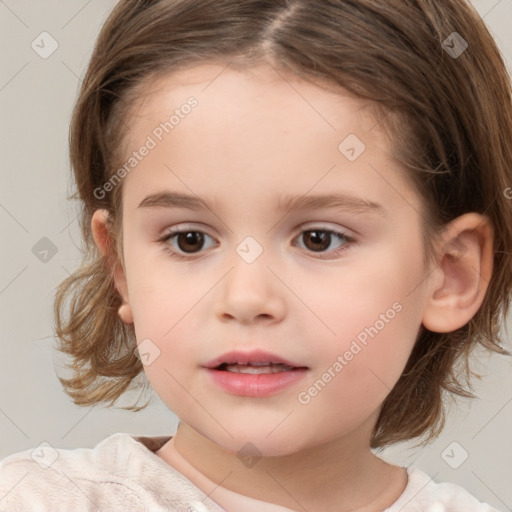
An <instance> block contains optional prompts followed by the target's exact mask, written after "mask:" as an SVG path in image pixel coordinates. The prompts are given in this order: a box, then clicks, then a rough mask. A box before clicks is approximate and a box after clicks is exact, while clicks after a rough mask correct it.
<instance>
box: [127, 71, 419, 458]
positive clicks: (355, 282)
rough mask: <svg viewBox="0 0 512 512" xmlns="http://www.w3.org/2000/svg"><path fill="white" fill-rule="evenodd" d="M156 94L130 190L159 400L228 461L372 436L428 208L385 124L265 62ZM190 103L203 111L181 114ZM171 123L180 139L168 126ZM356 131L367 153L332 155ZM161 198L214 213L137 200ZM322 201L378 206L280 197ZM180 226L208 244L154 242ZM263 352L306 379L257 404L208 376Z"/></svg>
mask: <svg viewBox="0 0 512 512" xmlns="http://www.w3.org/2000/svg"><path fill="white" fill-rule="evenodd" d="M155 90H156V92H154V93H152V94H151V95H149V96H147V97H146V100H145V102H144V103H142V104H141V105H140V108H139V109H138V110H137V111H136V112H135V115H134V116H133V118H131V119H130V120H129V122H130V127H131V132H130V136H129V140H128V147H129V148H130V151H133V150H138V149H139V148H140V147H141V146H143V145H144V144H146V145H147V146H148V147H150V149H149V150H148V151H147V152H146V151H144V150H143V151H139V157H140V162H138V164H137V166H136V167H135V168H134V169H133V170H132V171H131V172H130V173H129V174H128V176H127V177H126V178H125V179H124V181H123V185H122V186H123V188H124V190H123V237H124V258H125V278H126V282H127V288H126V290H127V299H128V302H129V304H130V306H131V310H132V312H133V318H134V324H135V332H136V336H137V341H138V343H141V342H143V340H151V341H145V342H144V344H143V345H142V347H143V348H142V352H143V354H146V355H143V357H144V358H145V359H146V360H147V361H148V362H151V364H149V365H147V366H145V370H146V372H147V376H148V378H149V380H150V381H151V384H152V385H153V387H154V389H155V390H156V392H157V393H158V394H159V395H160V397H161V398H162V400H163V401H164V402H165V403H166V404H167V405H168V406H169V408H170V409H172V410H173V411H174V412H175V413H176V414H177V415H178V416H179V417H180V418H181V420H182V421H183V422H184V423H186V424H188V425H189V426H191V427H192V428H194V429H196V430H197V431H198V432H200V433H201V434H202V435H204V436H206V437H207V438H208V439H210V440H211V441H214V442H215V443H216V444H218V445H220V446H222V447H224V448H226V449H228V450H238V449H240V448H241V447H242V446H243V445H244V444H245V443H246V442H247V441H251V442H252V443H253V444H254V445H256V447H257V448H258V450H259V451H260V452H261V453H263V454H266V455H271V454H274V455H278V454H285V453H292V452H295V451H298V450H300V449H305V448H308V447H311V446H314V445H318V444H320V443H325V442H328V441H332V440H334V439H335V438H338V437H340V436H345V435H348V434H350V433H353V432H354V431H355V432H359V433H360V435H361V436H362V437H363V438H365V439H368V442H369V436H370V431H371V428H372V426H373V424H374V422H375V420H376V417H377V413H378V409H379V406H380V405H381V404H382V402H383V400H384V398H385V397H386V396H387V394H388V393H389V392H390V390H391V388H392V387H393V386H394V384H395V383H396V381H397V380H398V378H399V377H400V375H401V373H402V371H403V369H404V366H405V364H406V361H407V359H408V357H409V354H410V352H411V350H412V347H413V344H414V341H415V339H416V336H417V333H418V330H419V328H420V326H421V323H422V314H423V308H424V305H425V303H426V300H427V293H426V291H427V287H428V283H429V279H428V277H427V278H426V276H427V270H426V269H425V268H424V266H423V250H424V249H423V243H422V236H421V231H420V220H421V219H420V215H419V213H418V212H419V211H420V199H419V196H418V195H417V194H416V193H415V191H414V190H413V189H412V187H411V185H409V184H408V182H407V181H406V180H405V179H404V177H403V175H402V174H401V172H400V171H399V169H398V168H397V166H396V165H395V164H394V163H393V162H392V161H391V159H390V156H389V155H390V147H389V144H388V142H387V140H386V139H385V138H384V137H383V135H382V132H381V131H380V126H379V125H378V124H376V120H375V119H373V118H372V117H371V116H370V115H369V114H368V113H367V112H368V111H367V110H365V109H363V104H362V103H360V102H359V101H357V100H354V99H352V98H349V97H348V96H342V95H336V94H334V93H330V92H326V91H324V90H322V89H320V88H317V87H315V86H313V85H310V84H308V83H306V82H303V81H300V80H298V79H292V78H291V77H289V76H287V77H286V80H285V79H284V78H283V77H281V76H280V75H278V74H277V73H276V72H275V71H274V70H273V69H272V68H271V67H269V66H262V67H259V68H253V69H252V70H250V71H247V72H239V71H234V70H231V69H230V68H225V69H224V67H223V66H213V65H208V66H207V65H204V66H197V67H195V68H192V69H190V70H187V71H182V72H180V73H179V74H176V75H173V76H170V77H168V78H166V79H165V80H163V81H161V82H160V83H159V84H158V87H157V88H156V89H155ZM191 96H193V97H195V98H196V99H197V105H196V106H194V107H193V108H190V109H189V108H185V109H181V106H182V105H184V104H186V103H187V100H188V99H189V98H190V97H191ZM176 109H178V110H179V112H178V113H177V114H175V112H174V111H175V110H176ZM180 109H181V110H180ZM185 112H188V114H186V113H185ZM173 114H175V115H176V116H177V117H179V121H178V122H176V118H175V119H174V123H175V126H174V127H173V129H172V131H171V130H169V133H168V134H166V133H165V131H164V130H162V128H161V127H160V129H158V127H159V126H160V123H164V122H165V121H168V120H169V118H170V117H171V115H173ZM162 132H163V133H162ZM350 134H355V135H356V136H357V137H358V138H359V139H360V140H361V141H362V142H363V143H364V144H365V145H366V150H365V151H364V152H363V153H362V154H360V156H358V154H359V153H360V151H361V148H360V146H358V145H357V144H358V143H357V140H356V139H355V138H353V137H351V138H349V139H348V141H347V142H346V143H345V144H344V145H343V146H342V149H341V150H340V149H339V146H340V143H342V142H343V141H344V140H345V139H347V137H348V136H349V135H350ZM148 136H149V137H150V138H151V140H152V141H153V142H154V143H155V144H156V147H152V146H154V145H155V144H153V143H152V142H151V141H150V139H148ZM159 138H161V140H159ZM350 148H354V152H351V151H350ZM142 153H147V155H146V156H144V157H143V156H142ZM345 155H349V156H350V157H351V158H352V159H354V157H357V156H358V157H357V158H356V159H355V160H354V161H350V160H349V159H348V158H347V156H345ZM129 156H130V155H128V156H127V159H128V157H129ZM157 193H162V194H163V193H180V194H186V195H189V196H191V197H192V198H194V199H198V198H202V199H205V200H207V201H209V203H210V204H211V205H212V209H211V210H209V209H187V208H183V207H180V208H168V207H164V206H160V207H155V206H153V207H150V206H146V207H141V206H139V205H140V203H141V202H142V201H143V200H144V199H145V198H147V197H148V196H150V195H153V194H157ZM328 194H339V195H342V194H343V195H350V196H353V197H356V198H359V200H362V201H365V202H367V203H370V202H371V203H378V204H379V205H380V209H377V208H373V209H372V208H367V209H364V208H355V209H354V208H352V209H350V208H348V207H346V206H342V205H339V206H338V207H331V208H328V207H323V206H313V207H310V208H309V209H298V210H290V211H286V210H285V209H281V208H280V204H282V203H283V201H284V200H285V198H286V197H288V196H296V197H298V198H301V199H303V200H307V199H311V198H312V197H313V196H316V195H318V196H325V195H328ZM171 228H173V229H179V230H184V231H185V230H187V231H192V232H197V231H199V232H201V233H204V235H203V236H204V241H203V242H201V238H200V237H199V236H197V235H196V236H194V234H189V235H188V237H186V236H185V235H182V236H181V237H174V238H172V239H170V240H168V241H167V242H165V243H162V242H158V241H156V240H157V239H159V238H163V237H164V236H165V235H166V234H168V233H169V231H170V229H171ZM307 230H310V231H315V230H316V231H319V230H325V231H327V233H322V232H320V233H309V234H308V233H304V232H305V231H307ZM329 230H331V231H334V232H339V233H341V234H344V235H345V236H347V237H349V238H353V239H354V241H353V242H348V241H345V240H344V239H343V238H338V237H336V236H335V235H334V234H331V236H330V237H329V233H328V231H329ZM248 237H249V239H248ZM166 246H167V247H169V248H172V249H173V250H174V251H178V252H180V253H181V254H182V255H183V258H178V257H175V256H172V255H171V254H170V253H169V252H168V251H166V249H165V247H166ZM341 248H344V250H342V251H341V252H339V249H341ZM260 250H262V252H261V254H260V255H259V256H258V251H260ZM337 250H338V253H336V251H337ZM186 251H188V253H189V255H188V256H187V255H186V254H187V252H186ZM256 256H258V257H256ZM251 258H255V260H254V261H252V262H251V260H250V259H251ZM121 287H122V285H121ZM256 348H257V349H263V350H266V351H269V352H272V353H274V354H276V355H278V356H280V357H282V358H284V359H287V360H290V361H292V362H295V363H297V364H298V365H300V366H304V367H307V370H306V371H301V372H295V373H294V374H297V375H298V376H297V377H296V378H295V379H292V381H291V382H290V383H289V384H288V385H287V386H285V387H284V388H282V389H280V390H276V391H274V392H273V393H270V394H269V395H267V396H256V397H254V396H239V395H236V394H233V393H231V392H228V391H226V390H224V389H222V388H221V387H219V386H218V385H217V384H216V383H215V382H214V380H213V379H212V377H211V375H210V373H211V371H210V370H207V369H206V368H204V365H205V364H206V363H207V362H208V361H211V360H212V359H214V358H217V357H219V356H221V355H222V354H224V353H226V352H228V351H232V350H240V351H244V352H247V351H250V350H251V349H256ZM158 352H159V355H158ZM157 355H158V357H156V356H157ZM153 359H154V360H153ZM336 363H338V364H336ZM231 375H235V374H231ZM238 378H244V376H241V377H240V376H238ZM253 378H254V377H253ZM315 382H316V383H317V384H316V387H315ZM312 387H313V388H312Z"/></svg>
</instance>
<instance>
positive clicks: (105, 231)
mask: <svg viewBox="0 0 512 512" xmlns="http://www.w3.org/2000/svg"><path fill="white" fill-rule="evenodd" d="M108 216H109V212H108V211H107V210H104V209H100V210H96V211H95V212H94V214H93V216H92V219H91V231H92V235H93V238H94V242H95V244H96V246H97V247H98V249H99V251H100V252H101V254H102V255H103V256H104V258H105V260H106V261H107V262H108V265H110V266H111V268H110V270H111V272H112V274H113V279H114V285H115V287H116V289H117V291H118V292H119V294H120V296H121V298H122V300H123V304H122V305H121V306H120V307H119V310H118V316H119V318H121V320H122V321H123V322H124V323H126V324H132V323H133V314H132V310H131V306H130V304H129V300H128V288H127V286H126V277H125V273H124V270H123V268H122V265H121V264H120V262H119V259H118V257H117V255H116V254H115V249H114V248H113V245H114V244H112V240H111V235H110V230H109V226H108V222H109V221H108Z"/></svg>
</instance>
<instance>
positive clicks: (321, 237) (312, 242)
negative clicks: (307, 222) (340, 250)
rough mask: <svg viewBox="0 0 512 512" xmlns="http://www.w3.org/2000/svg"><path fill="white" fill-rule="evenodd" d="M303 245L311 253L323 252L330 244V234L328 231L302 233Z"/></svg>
mask: <svg viewBox="0 0 512 512" xmlns="http://www.w3.org/2000/svg"><path fill="white" fill-rule="evenodd" d="M303 237H304V241H305V245H306V247H307V248H308V249H311V250H312V251H315V252H316V251H325V250H326V249H327V248H328V247H329V245H330V244H331V233H330V232H329V231H304V233H303Z"/></svg>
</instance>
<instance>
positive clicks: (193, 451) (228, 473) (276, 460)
mask: <svg viewBox="0 0 512 512" xmlns="http://www.w3.org/2000/svg"><path fill="white" fill-rule="evenodd" d="M371 419H372V420H373V419H374V418H371ZM373 424H374V422H372V421H369V422H368V425H367V426H366V427H365V428H359V429H357V431H354V432H353V433H351V434H349V435H347V436H344V437H340V438H337V439H335V440H332V441H329V442H327V443H323V444H320V445H316V446H313V447H309V448H307V449H304V450H301V451H299V452H296V453H293V454H289V455H284V456H274V457H262V458H261V459H259V460H258V461H257V462H256V463H255V464H253V465H247V466H246V465H244V464H243V463H242V462H241V461H240V459H239V458H238V457H237V455H236V454H234V453H232V452H228V451H226V450H224V449H223V448H221V447H219V446H218V445H216V444H215V443H213V442H211V441H210V440H209V439H207V438H206V437H204V436H203V435H201V434H200V433H199V432H197V431H196V430H194V429H193V428H191V427H190V426H188V425H187V424H185V423H180V424H179V427H178V430H177V433H176V435H175V436H174V447H175V449H176V450H177V451H178V452H179V453H180V454H181V456H182V457H184V458H185V459H186V460H187V461H188V462H189V463H190V464H191V465H192V466H193V467H194V468H195V469H197V470H198V471H199V472H201V473H202V474H203V475H205V476H206V477H207V478H209V479H210V480H212V481H213V482H215V483H217V484H220V485H222V486H223V487H225V488H226V489H229V490H231V491H234V492H237V493H239V494H243V495H245V496H249V497H251V498H255V499H258V500H262V501H267V502H271V503H275V504H277V505H280V506H283V507H287V508H291V509H295V510H302V509H306V510H325V511H329V510H333V511H334V510H336V511H337V512H343V511H345V510H346V511H354V510H360V511H364V512H374V511H375V512H380V511H382V510H383V509H385V508H386V507H388V506H390V505H391V504H392V503H393V502H394V501H396V499H398V497H399V496H400V494H402V492H403V490H404V488H405V486H406V482H407V476H406V473H405V470H403V469H402V468H398V467H396V466H391V465H389V464H387V463H385V462H383V461H382V460H381V459H379V458H378V457H376V456H375V455H373V453H372V452H371V451H370V447H369V440H370V435H371V427H372V425H373ZM165 453H166V445H164V446H163V447H162V448H161V449H160V450H159V452H158V455H159V456H160V457H162V458H163V459H164V460H166V456H165Z"/></svg>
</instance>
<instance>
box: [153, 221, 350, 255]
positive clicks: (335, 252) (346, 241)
mask: <svg viewBox="0 0 512 512" xmlns="http://www.w3.org/2000/svg"><path fill="white" fill-rule="evenodd" d="M311 232H316V233H330V234H332V235H334V236H335V237H338V238H339V239H341V240H342V241H343V242H344V243H343V245H342V246H341V247H339V248H338V249H334V250H332V251H328V252H327V254H331V255H333V256H338V255H339V254H341V253H342V252H345V251H347V250H349V249H350V247H351V246H352V245H354V244H355V242H356V240H355V239H354V238H352V237H350V236H348V235H346V234H344V233H342V232H340V231H334V230H332V229H321V228H320V229H319V228H314V227H313V228H309V229H306V230H304V231H302V232H301V233H300V234H299V235H298V237H296V238H300V237H301V236H302V235H303V234H304V233H311ZM186 233H201V234H203V235H206V236H210V235H208V234H207V233H204V232H203V231H199V230H193V229H182V230H171V231H169V232H168V233H167V234H165V235H164V236H163V237H161V238H159V239H157V240H156V241H157V242H158V243H160V244H161V245H162V246H163V250H164V251H165V252H166V253H167V254H169V255H171V256H172V257H173V258H176V259H178V260H192V259H195V258H194V256H196V255H197V254H199V253H192V254H190V255H183V254H181V253H179V252H177V251H175V250H174V249H172V248H171V247H170V245H169V241H170V240H171V239H173V238H175V237H176V236H177V235H180V234H186ZM210 238H212V237H210ZM310 252H311V253H312V254H324V253H321V252H317V253H315V252H314V251H310ZM319 258H320V259H330V258H325V257H322V256H319Z"/></svg>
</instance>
